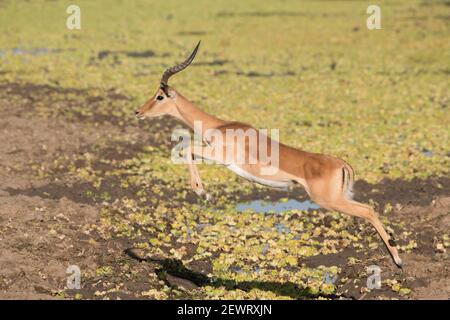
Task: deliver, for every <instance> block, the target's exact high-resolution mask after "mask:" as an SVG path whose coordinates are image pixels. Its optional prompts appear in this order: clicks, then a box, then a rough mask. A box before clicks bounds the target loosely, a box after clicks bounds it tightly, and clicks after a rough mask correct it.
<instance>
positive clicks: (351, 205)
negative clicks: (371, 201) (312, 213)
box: [328, 198, 402, 268]
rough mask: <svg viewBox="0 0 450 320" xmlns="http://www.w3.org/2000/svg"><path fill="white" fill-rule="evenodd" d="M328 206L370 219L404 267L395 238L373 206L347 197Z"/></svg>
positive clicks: (395, 259) (396, 262) (394, 257)
mask: <svg viewBox="0 0 450 320" xmlns="http://www.w3.org/2000/svg"><path fill="white" fill-rule="evenodd" d="M328 206H329V207H330V208H332V209H334V210H337V211H340V212H343V213H346V214H349V215H352V216H356V217H361V218H364V219H366V220H368V221H369V222H370V223H371V224H372V225H373V226H374V227H375V229H376V230H377V232H378V234H379V235H380V237H381V239H382V240H383V242H384V244H385V245H386V247H387V249H388V250H389V253H390V254H391V256H392V258H393V259H394V262H395V264H396V265H397V266H398V267H400V268H401V267H402V260H401V259H400V256H399V255H398V251H397V248H396V247H395V241H394V239H391V237H390V236H389V235H388V234H387V232H386V230H385V229H384V227H383V225H382V223H381V221H380V220H379V219H378V215H377V213H376V212H375V211H374V210H373V209H372V208H371V207H369V206H367V205H365V204H362V203H359V202H356V201H353V200H348V199H345V198H341V199H339V200H337V201H334V202H333V203H328Z"/></svg>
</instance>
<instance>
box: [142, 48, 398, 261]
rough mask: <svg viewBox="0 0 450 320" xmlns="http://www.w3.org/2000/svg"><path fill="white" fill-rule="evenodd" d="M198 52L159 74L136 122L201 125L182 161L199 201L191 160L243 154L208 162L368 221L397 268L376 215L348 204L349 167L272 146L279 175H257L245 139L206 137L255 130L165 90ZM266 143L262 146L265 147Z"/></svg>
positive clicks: (258, 143)
mask: <svg viewBox="0 0 450 320" xmlns="http://www.w3.org/2000/svg"><path fill="white" fill-rule="evenodd" d="M199 46H200V42H199V43H198V44H197V46H196V47H195V49H194V51H193V52H192V53H191V55H190V56H189V57H188V58H187V59H186V60H185V61H184V62H182V63H180V64H178V65H175V66H174V67H171V68H169V69H167V70H166V71H165V72H164V74H163V76H162V79H161V83H160V86H159V88H158V90H157V91H156V93H155V94H154V95H153V96H152V97H151V98H150V99H149V100H148V101H147V102H145V103H144V105H142V106H141V107H140V108H139V110H138V111H136V117H138V118H139V119H143V118H154V117H158V116H162V115H169V116H172V117H174V118H176V119H178V120H180V121H182V122H183V123H185V124H186V125H187V126H188V127H190V128H191V129H194V124H195V123H196V122H201V124H202V128H201V132H200V133H201V136H202V140H203V142H204V143H205V145H203V146H200V147H198V146H195V147H194V146H193V145H190V146H189V147H188V152H189V161H187V166H188V169H189V174H190V184H191V186H192V188H193V190H194V191H195V192H196V193H197V194H199V195H203V194H205V191H204V189H203V186H202V181H201V179H200V176H199V173H198V170H197V166H196V164H195V161H192V160H193V159H195V157H196V156H201V155H203V154H212V153H211V150H210V149H209V150H206V148H210V147H211V144H212V143H213V142H214V144H215V146H214V147H215V148H216V150H220V151H223V153H222V154H232V158H231V159H236V158H238V156H242V153H246V154H245V155H244V159H245V161H244V162H238V161H233V160H231V161H230V160H228V161H225V160H223V159H222V158H214V159H213V160H215V161H216V162H218V163H220V164H223V165H225V166H226V167H227V168H228V169H230V170H232V171H233V172H235V173H236V174H237V175H239V176H241V177H243V178H245V179H247V180H250V181H252V182H256V183H259V184H262V185H266V186H269V187H275V188H286V187H289V186H294V185H301V186H303V188H304V189H305V190H306V192H307V193H308V195H309V196H310V198H311V199H312V200H313V201H314V202H315V203H317V204H318V205H320V206H321V207H323V208H326V209H329V210H336V211H339V212H342V213H346V214H349V215H351V216H356V217H361V218H363V219H365V220H367V221H368V222H370V223H371V224H372V225H373V226H374V228H375V229H376V230H377V232H378V234H379V235H380V237H381V239H382V240H383V242H384V244H385V245H386V247H387V249H388V250H389V252H390V254H391V256H392V258H393V260H394V262H395V263H396V265H397V266H398V267H401V266H402V260H401V259H400V257H399V255H398V252H397V248H396V243H395V240H394V239H393V238H391V237H390V236H389V235H388V234H387V232H386V230H385V229H384V227H383V225H382V223H381V222H380V220H379V219H378V214H377V213H376V212H375V211H374V210H373V208H371V207H370V206H368V205H366V204H362V203H359V202H356V201H354V200H352V186H353V181H354V173H353V169H352V167H351V166H350V165H349V164H348V163H346V162H345V161H344V160H341V159H339V158H336V157H333V156H330V155H326V154H319V153H311V152H306V151H303V150H300V149H295V148H292V147H289V146H287V145H284V144H282V143H278V142H277V144H278V149H277V151H278V168H277V169H278V170H276V173H274V174H271V175H267V174H262V173H261V171H262V170H261V169H262V168H263V167H266V165H267V164H266V163H263V162H262V161H260V159H259V157H258V156H255V155H254V154H253V155H251V154H249V150H250V149H251V148H250V147H251V146H250V145H249V143H250V141H249V139H245V140H239V141H237V142H236V141H235V140H234V139H233V140H232V141H231V142H230V141H229V140H227V139H219V140H215V141H212V140H211V138H210V137H207V136H206V132H208V130H215V131H216V132H221V133H222V134H223V135H225V134H226V132H227V131H229V130H239V129H241V130H243V131H247V130H255V131H256V132H258V130H256V129H254V128H253V127H252V126H250V125H248V124H244V123H240V122H235V121H225V120H222V119H219V118H216V117H214V116H212V115H209V114H207V113H206V112H204V111H202V110H200V109H199V108H197V107H196V106H195V105H194V104H193V103H192V102H190V101H189V100H188V99H186V98H185V97H184V96H182V95H181V94H180V93H179V92H178V91H177V90H175V89H174V88H172V87H170V86H169V85H168V80H169V78H170V77H171V76H173V75H174V74H176V73H178V72H180V71H182V70H184V69H185V68H186V67H187V66H189V65H190V64H191V62H192V61H193V60H194V57H195V55H196V54H197V51H198V48H199ZM261 141H262V140H261V139H260V138H258V139H256V149H258V150H259V149H262V148H265V149H266V148H267V146H268V145H269V144H271V143H272V142H273V141H274V140H271V139H270V138H267V139H265V140H264V142H261ZM266 143H267V145H264V144H266ZM258 154H259V153H258ZM227 159H228V158H227ZM240 159H242V158H240Z"/></svg>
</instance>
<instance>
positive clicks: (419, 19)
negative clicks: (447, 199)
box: [0, 0, 450, 299]
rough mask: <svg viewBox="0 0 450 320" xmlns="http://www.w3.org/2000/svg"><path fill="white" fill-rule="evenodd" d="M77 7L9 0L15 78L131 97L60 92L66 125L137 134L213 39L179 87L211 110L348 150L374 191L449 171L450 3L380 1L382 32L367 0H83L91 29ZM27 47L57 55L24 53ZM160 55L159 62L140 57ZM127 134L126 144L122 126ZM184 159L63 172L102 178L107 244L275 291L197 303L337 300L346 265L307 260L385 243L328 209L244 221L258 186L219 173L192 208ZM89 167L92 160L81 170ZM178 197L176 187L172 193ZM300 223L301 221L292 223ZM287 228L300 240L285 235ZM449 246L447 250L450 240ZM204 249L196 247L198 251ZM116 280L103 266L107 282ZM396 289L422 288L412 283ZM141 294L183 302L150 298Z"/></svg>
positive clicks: (225, 293)
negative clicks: (182, 66) (154, 103)
mask: <svg viewBox="0 0 450 320" xmlns="http://www.w3.org/2000/svg"><path fill="white" fill-rule="evenodd" d="M72 3H73V2H72V1H70V2H69V1H59V2H54V1H0V33H1V35H2V36H1V37H0V53H1V54H0V64H1V65H0V68H1V69H0V71H1V72H0V81H1V82H2V83H4V82H20V83H34V84H49V85H51V86H55V87H63V88H77V89H85V90H86V93H85V94H86V95H89V96H105V92H107V91H108V90H111V89H113V90H114V92H116V93H120V94H123V95H125V96H127V97H129V98H130V99H129V100H114V99H105V100H103V101H100V102H98V103H96V104H95V108H96V109H95V110H93V107H92V105H90V104H89V103H86V99H84V98H85V97H80V95H77V94H75V93H74V94H70V93H69V94H66V95H64V96H62V97H59V96H58V95H57V93H55V96H56V97H57V98H58V99H56V100H57V101H55V97H52V99H53V100H52V105H51V107H49V106H48V101H49V100H48V99H50V97H42V99H38V100H37V101H35V102H34V105H33V107H34V109H33V110H30V112H31V113H33V112H34V113H37V115H38V116H54V115H55V112H56V111H55V110H62V113H61V115H62V116H63V117H66V119H67V120H72V119H73V117H74V114H78V115H83V116H85V117H90V116H93V114H94V113H95V114H103V115H109V116H112V117H115V118H117V119H118V120H117V121H120V122H119V124H121V125H124V126H126V125H127V123H131V122H134V121H137V120H136V119H135V118H134V117H133V113H134V110H135V109H136V107H137V106H138V105H140V104H141V103H143V102H144V101H145V100H146V99H147V98H148V97H149V96H150V95H151V94H153V93H154V91H155V90H156V88H157V86H158V83H159V79H160V76H161V73H162V71H163V70H164V68H166V67H168V66H170V65H172V64H174V63H175V62H179V61H180V60H181V59H183V58H184V57H185V56H186V55H187V54H188V52H190V50H191V49H192V48H193V46H194V45H195V43H196V42H197V41H198V40H199V39H201V40H202V41H203V42H202V46H201V49H200V52H199V54H198V56H197V58H196V61H195V62H196V63H197V65H194V66H192V67H190V68H189V69H188V70H186V71H184V72H182V73H180V74H179V75H177V76H176V77H174V78H173V79H172V80H171V84H172V85H173V86H174V87H176V88H177V89H178V90H179V91H180V92H181V93H183V95H185V96H186V97H188V98H189V99H191V100H192V101H194V102H195V103H196V104H198V106H200V107H201V108H203V109H204V110H206V111H207V112H209V113H212V114H214V115H216V116H219V117H222V118H225V119H235V120H239V121H243V122H248V123H251V124H253V125H254V126H255V127H258V128H269V129H270V128H277V129H280V135H281V140H282V141H283V142H285V143H287V144H290V145H293V146H296V147H300V148H304V149H306V150H310V151H314V152H326V153H329V154H334V155H337V156H339V157H342V158H344V159H346V160H348V161H349V162H350V163H351V164H352V166H353V167H354V168H355V169H356V172H357V178H358V179H364V180H366V181H369V182H375V181H377V180H380V179H381V178H383V177H389V178H401V179H405V180H408V179H412V178H414V177H418V178H426V177H429V176H432V175H444V174H447V173H448V168H449V164H450V162H449V159H450V158H449V143H450V141H449V131H448V130H449V116H448V107H449V87H450V82H449V74H450V41H449V40H450V37H449V34H450V25H449V23H448V14H447V15H444V14H443V11H444V10H445V9H446V8H448V7H446V6H445V5H444V4H443V3H442V2H439V1H435V2H433V1H430V2H426V3H427V4H426V5H424V4H422V3H421V2H420V1H411V0H407V1H395V2H394V1H378V4H379V5H380V6H381V9H382V30H374V31H369V30H368V29H367V28H366V19H367V14H366V8H367V6H368V5H369V4H371V3H372V2H368V1H328V2H324V1H316V2H314V1H304V2H302V1H296V0H286V1H257V0H251V1H240V0H220V1H209V0H199V1H174V0H164V1H146V2H145V1H118V0H117V1H77V2H76V4H77V5H79V6H80V8H81V19H82V20H81V30H68V29H67V28H66V27H65V23H66V18H67V16H68V14H66V8H67V6H68V5H69V4H72ZM447 10H448V9H447ZM14 48H21V49H22V50H33V49H36V48H47V49H49V50H50V51H49V52H48V54H43V55H31V54H20V55H14V54H13V51H12V50H13V49H14ZM105 50H108V51H113V52H118V53H117V54H116V55H117V56H118V61H116V60H115V59H114V55H113V54H110V55H107V56H106V57H105V58H104V59H98V55H99V52H101V51H105ZM147 50H152V51H154V53H155V56H153V57H147V58H135V57H130V56H128V55H127V54H126V52H131V51H138V52H142V51H147ZM221 61H222V62H221ZM252 75H253V76H252ZM11 99H13V98H12V97H11ZM68 99H70V100H71V101H72V102H71V104H70V108H69V107H68V106H67V103H68V102H67V101H68ZM119 119H120V120H119ZM116 136H117V141H121V137H122V136H123V132H119V130H118V132H117V135H116ZM122 140H123V141H127V142H129V140H132V139H129V138H126V139H125V138H123V139H122ZM425 150H427V151H429V152H424V151H425ZM94 153H95V152H94ZM169 155H170V151H169V150H167V148H163V147H159V146H158V145H153V146H150V147H149V148H146V149H144V150H143V151H142V152H139V153H137V154H133V155H132V157H130V159H127V160H124V161H119V162H111V161H109V159H108V158H107V157H104V156H103V155H102V154H96V155H94V157H97V159H94V160H95V161H101V162H102V163H106V164H110V165H111V167H112V168H111V170H104V171H102V170H98V169H95V168H94V167H93V166H92V163H91V162H92V161H91V160H92V155H91V154H89V153H86V154H83V155H81V156H79V155H60V158H61V159H59V160H60V162H58V161H59V160H58V161H55V165H56V164H57V165H61V164H64V163H66V162H68V163H67V165H66V166H67V170H66V171H67V172H66V174H67V175H68V176H70V177H72V178H73V179H75V180H78V181H82V182H87V183H89V184H90V185H92V187H93V188H92V189H90V190H87V191H86V192H85V194H86V196H89V197H90V198H93V199H100V200H101V201H104V202H103V204H102V205H103V206H104V207H103V209H102V211H101V214H100V222H99V225H97V226H93V228H94V229H97V230H98V231H99V232H100V234H102V235H103V236H104V237H105V238H107V239H108V238H110V237H116V236H117V237H129V238H130V239H139V241H137V242H136V243H135V246H136V247H139V248H142V249H145V250H147V253H148V254H158V255H166V256H169V257H172V258H177V259H181V260H183V262H184V263H186V264H189V263H191V262H195V261H197V260H210V262H211V264H212V267H213V271H212V274H210V277H212V278H220V279H221V281H224V282H226V281H237V282H240V283H246V282H251V281H259V282H264V281H265V282H266V283H267V284H266V287H263V288H261V287H254V288H253V289H251V290H243V289H242V288H241V287H237V288H234V289H233V288H230V287H229V286H227V285H226V283H225V284H224V285H223V286H221V285H220V282H219V283H216V285H215V286H204V287H201V288H199V289H198V292H196V293H195V292H193V293H191V294H192V297H208V298H283V299H285V298H292V297H294V298H296V297H301V296H303V295H311V296H316V295H325V296H328V295H330V294H333V293H334V292H335V287H334V285H333V284H331V283H327V282H326V281H325V280H324V279H325V278H326V275H329V276H330V275H331V277H333V276H334V275H336V274H338V273H339V272H340V270H339V268H338V267H337V266H333V267H328V268H324V267H319V268H307V267H305V266H302V265H301V263H302V260H303V259H305V258H307V257H310V256H315V255H318V254H331V253H337V252H341V251H342V250H343V249H345V248H357V249H359V248H361V247H362V246H363V245H364V246H366V247H370V248H372V249H373V250H376V247H377V246H378V245H379V244H380V243H379V242H378V241H379V240H378V239H377V238H376V239H375V238H373V239H372V237H367V238H366V239H362V238H361V236H360V233H359V232H355V231H349V230H350V229H351V227H353V228H357V229H358V228H359V229H362V228H363V227H361V226H356V227H355V224H354V223H353V219H351V218H348V217H341V216H340V215H338V214H336V213H331V216H332V218H333V219H334V221H332V222H331V224H330V225H329V226H328V227H326V226H325V225H324V224H323V219H324V213H322V212H312V213H311V212H309V213H307V214H306V213H304V212H290V213H285V214H281V215H276V214H267V215H260V214H255V213H253V212H244V213H237V212H236V210H235V209H234V206H235V202H233V200H232V197H229V194H230V193H232V192H239V193H248V192H250V190H251V188H250V184H249V183H246V182H241V180H239V182H238V180H237V178H236V177H235V176H233V175H231V174H230V173H228V172H226V171H225V170H224V169H223V168H219V167H217V166H207V165H202V166H200V174H201V176H202V178H203V180H204V184H205V186H206V189H207V191H208V192H211V193H212V194H213V195H214V196H215V199H216V202H215V205H214V206H213V205H210V204H189V203H187V201H185V199H186V195H187V193H188V192H191V191H187V190H186V178H187V173H186V169H185V168H184V167H183V166H180V165H175V164H173V163H171V162H170V159H169ZM77 158H81V159H83V160H84V161H85V162H86V166H84V167H83V168H78V169H77V167H76V166H75V165H74V161H75V160H77ZM38 169H39V170H37V171H39V172H38V173H39V175H40V176H45V174H46V173H45V172H42V170H41V169H40V168H38ZM107 178H114V179H116V180H118V181H119V183H118V185H117V186H116V188H122V189H124V190H128V189H129V188H133V190H137V191H136V193H135V194H133V198H130V197H126V196H124V197H113V196H112V195H110V194H109V193H107V192H101V190H100V189H101V185H102V183H104V181H109V180H107ZM168 191H171V192H174V195H173V196H171V197H172V198H170V199H168V198H167V192H168ZM96 193H98V194H96ZM148 194H150V196H148ZM143 204H146V206H143ZM391 209H392V206H391V207H387V208H386V213H389V212H390V211H391ZM292 214H298V218H296V219H289V217H290V216H292ZM277 224H282V225H283V228H284V229H285V230H289V232H286V233H284V232H278V231H277V230H276V229H275V227H274V226H275V225H277ZM353 230H354V229H353ZM408 236H409V233H407V232H405V233H403V234H402V236H401V237H400V240H404V242H405V243H407V245H404V246H403V247H401V249H402V250H404V251H410V250H414V248H415V246H416V243H415V241H414V240H413V239H409V238H408ZM143 237H144V240H142V238H143ZM323 237H325V239H326V240H323ZM364 240H365V241H366V243H364ZM444 240H445V242H444V243H445V247H447V244H448V241H447V240H448V237H447V238H446V239H444ZM408 241H409V242H408ZM174 244H176V245H174ZM189 244H194V245H196V246H197V249H196V251H195V253H194V254H192V255H190V256H188V255H186V250H187V249H186V246H187V245H189ZM445 247H444V245H442V248H443V250H445ZM349 261H350V262H351V263H352V264H357V263H358V261H359V260H358V259H357V258H355V257H349ZM113 272H115V271H114V269H113V268H111V267H110V266H103V267H100V268H98V269H97V270H96V276H98V277H106V276H108V275H110V274H111V273H113ZM280 286H281V287H282V288H283V289H282V290H278V289H280V288H279V287H280ZM277 288H278V289H277ZM299 288H300V289H301V290H304V291H301V292H300V293H299V291H298V290H299ZM393 290H395V291H401V292H402V293H403V294H405V295H406V294H407V293H408V292H407V290H408V289H407V288H402V287H401V286H399V285H398V287H395V288H394V287H393ZM402 290H403V291H402ZM99 294H100V293H99ZM142 296H144V297H151V298H155V299H165V298H167V297H172V296H173V295H172V294H171V293H170V290H168V289H165V291H164V292H162V291H158V290H156V289H150V290H149V291H145V292H142Z"/></svg>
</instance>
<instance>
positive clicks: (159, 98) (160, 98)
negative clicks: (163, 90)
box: [156, 96, 164, 100]
mask: <svg viewBox="0 0 450 320" xmlns="http://www.w3.org/2000/svg"><path fill="white" fill-rule="evenodd" d="M162 99H164V97H163V96H157V97H156V100H162Z"/></svg>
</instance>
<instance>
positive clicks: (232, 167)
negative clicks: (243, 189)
mask: <svg viewBox="0 0 450 320" xmlns="http://www.w3.org/2000/svg"><path fill="white" fill-rule="evenodd" d="M225 166H226V167H227V168H228V169H229V170H231V171H233V172H234V173H236V174H237V175H238V176H240V177H242V178H244V179H247V180H249V181H251V182H256V183H259V184H262V185H264V186H268V187H272V188H277V189H287V188H288V187H289V186H291V185H292V184H293V182H292V181H289V180H288V181H274V180H269V179H264V178H261V177H257V176H254V175H252V174H250V173H248V172H247V171H245V170H243V169H242V168H241V167H239V166H238V165H236V164H234V163H232V164H227V165H225Z"/></svg>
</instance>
